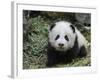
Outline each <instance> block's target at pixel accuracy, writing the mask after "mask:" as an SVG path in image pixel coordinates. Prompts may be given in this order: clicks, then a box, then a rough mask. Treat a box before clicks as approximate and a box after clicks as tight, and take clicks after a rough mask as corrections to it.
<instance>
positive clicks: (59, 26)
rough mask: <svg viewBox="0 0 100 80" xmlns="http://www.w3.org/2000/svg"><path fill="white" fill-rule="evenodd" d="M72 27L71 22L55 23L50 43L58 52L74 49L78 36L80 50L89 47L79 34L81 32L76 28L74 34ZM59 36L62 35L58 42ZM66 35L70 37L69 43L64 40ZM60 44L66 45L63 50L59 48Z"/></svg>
mask: <svg viewBox="0 0 100 80" xmlns="http://www.w3.org/2000/svg"><path fill="white" fill-rule="evenodd" d="M70 25H71V23H70V22H66V21H59V22H56V23H55V26H54V28H53V29H52V31H49V42H50V44H51V46H53V47H54V48H56V50H59V51H66V50H68V49H69V48H72V47H73V46H74V42H75V36H76V35H77V38H78V45H79V48H80V47H82V46H83V45H84V46H85V47H87V41H86V39H85V38H84V36H83V35H82V34H81V33H80V32H79V30H78V29H77V28H76V27H75V33H73V31H72V29H71V27H70ZM58 34H60V38H59V39H58V40H57V41H56V40H55V36H57V35H58ZM65 35H67V36H68V38H69V41H66V40H65V39H64V36H65ZM58 43H63V44H64V47H63V49H61V48H59V46H58Z"/></svg>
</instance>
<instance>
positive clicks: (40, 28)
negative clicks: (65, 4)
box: [23, 15, 91, 69]
mask: <svg viewBox="0 0 100 80" xmlns="http://www.w3.org/2000/svg"><path fill="white" fill-rule="evenodd" d="M50 23H52V21H51V20H50V19H48V18H44V17H42V16H41V15H40V16H37V17H34V18H31V19H29V21H28V24H29V25H28V27H29V29H28V30H27V33H26V34H23V69H39V68H47V66H46V62H47V44H48V26H49V24H50ZM83 34H84V35H85V37H86V38H87V39H88V40H89V42H90V32H88V33H87V32H84V33H83ZM90 65H91V59H90V55H89V56H87V57H84V58H77V59H74V60H73V61H72V62H71V63H69V64H57V65H55V66H54V67H79V66H90Z"/></svg>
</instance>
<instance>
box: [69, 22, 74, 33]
mask: <svg viewBox="0 0 100 80" xmlns="http://www.w3.org/2000/svg"><path fill="white" fill-rule="evenodd" d="M70 27H71V28H72V30H73V33H75V27H74V25H72V24H71V25H70Z"/></svg>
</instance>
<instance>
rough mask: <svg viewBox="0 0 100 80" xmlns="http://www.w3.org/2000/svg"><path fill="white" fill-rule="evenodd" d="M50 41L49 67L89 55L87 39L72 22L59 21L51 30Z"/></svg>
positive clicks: (48, 52) (48, 51)
mask: <svg viewBox="0 0 100 80" xmlns="http://www.w3.org/2000/svg"><path fill="white" fill-rule="evenodd" d="M66 36H67V37H66ZM48 39H49V41H48V50H47V57H48V61H47V66H48V67H50V66H53V65H55V64H58V63H60V62H61V63H62V62H64V63H66V62H70V61H72V60H73V59H74V58H76V57H84V56H86V55H87V41H86V39H85V37H84V36H83V35H82V34H81V33H80V31H79V30H78V29H77V28H76V27H75V26H73V25H72V24H71V23H70V22H66V21H59V22H56V23H55V24H54V25H52V26H51V27H50V29H49V38H48Z"/></svg>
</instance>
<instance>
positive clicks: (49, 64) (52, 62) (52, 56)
mask: <svg viewBox="0 0 100 80" xmlns="http://www.w3.org/2000/svg"><path fill="white" fill-rule="evenodd" d="M47 58H48V61H47V64H46V65H47V67H52V66H54V65H55V64H56V63H57V60H56V55H55V53H52V52H51V51H50V52H48V53H47Z"/></svg>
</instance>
